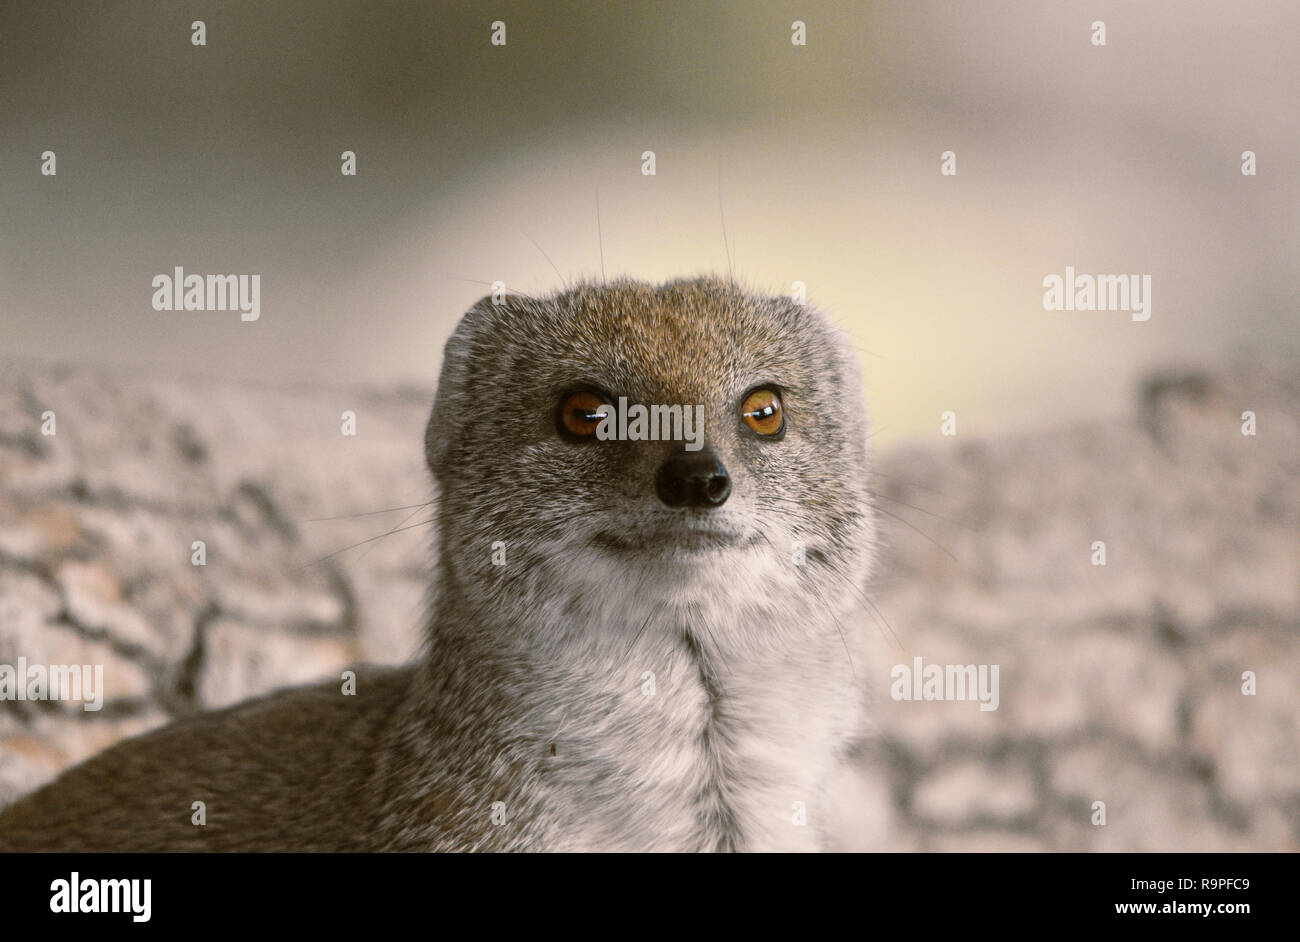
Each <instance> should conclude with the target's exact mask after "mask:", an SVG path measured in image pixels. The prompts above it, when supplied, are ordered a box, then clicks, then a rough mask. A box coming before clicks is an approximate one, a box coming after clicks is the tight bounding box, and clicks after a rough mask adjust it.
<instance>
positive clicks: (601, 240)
mask: <svg viewBox="0 0 1300 942" xmlns="http://www.w3.org/2000/svg"><path fill="white" fill-rule="evenodd" d="M596 241H597V242H598V243H599V244H600V283H601V284H604V283H605V233H604V232H603V231H602V230H601V228H600V187H596Z"/></svg>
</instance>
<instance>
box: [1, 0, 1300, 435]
mask: <svg viewBox="0 0 1300 942" xmlns="http://www.w3.org/2000/svg"><path fill="white" fill-rule="evenodd" d="M484 11H486V12H484ZM196 18H201V19H204V20H205V22H206V24H207V32H208V45H207V46H206V47H203V48H195V47H193V46H191V44H190V40H189V36H190V29H189V24H190V21H191V20H193V19H196ZM494 19H502V20H504V21H505V22H506V23H507V37H508V45H507V46H506V47H505V48H494V47H492V46H490V44H489V42H488V36H489V30H490V23H491V22H492V20H494ZM794 19H801V20H804V21H806V22H807V24H808V27H807V28H808V45H807V46H806V47H802V48H796V47H794V46H792V45H791V43H790V39H789V37H790V23H791V21H792V20H794ZM1094 20H1103V21H1104V22H1105V23H1106V30H1107V45H1106V46H1105V47H1102V48H1098V47H1094V46H1093V45H1092V44H1091V42H1090V37H1091V28H1090V24H1091V23H1092V22H1093V21H1094ZM1297 35H1300V5H1297V4H1295V3H1291V2H1283V0H1277V2H1243V3H1235V4H1231V5H1228V4H1219V3H1210V2H1173V0H1171V2H1165V3H1155V2H1141V3H1132V2H1092V3H1087V4H1079V3H1059V4H1058V3H1053V4H1035V3H1024V2H1015V3H978V4H959V3H948V2H906V3H905V2H897V3H869V4H868V3H847V2H842V3H833V4H828V3H805V2H799V3H785V2H782V3H762V2H749V0H745V2H740V0H736V2H725V3H715V4H708V5H700V4H695V3H685V2H683V3H638V4H629V5H627V6H626V7H621V6H620V5H610V4H579V3H562V2H557V3H544V4H539V3H535V2H533V3H526V2H525V3H509V2H506V3H499V4H495V5H493V7H492V8H491V9H490V10H488V9H487V8H486V7H483V6H482V5H481V4H469V3H465V4H436V3H415V2H411V3H364V4H363V3H360V2H356V3H313V4H306V3H299V2H280V3H275V4H265V3H222V4H219V5H214V6H211V7H209V8H207V9H204V10H201V11H196V10H192V9H189V8H184V9H182V8H181V7H178V6H176V5H175V4H173V3H161V2H152V0H150V2H124V3H81V4H78V3H68V4H58V5H48V4H36V3H6V5H5V7H4V9H3V12H0V77H2V78H3V82H2V83H0V84H2V85H3V89H4V91H3V92H0V94H3V95H4V101H3V107H2V108H0V161H2V163H0V167H2V170H3V178H2V179H0V210H2V212H0V238H2V242H0V244H2V245H3V251H2V253H0V330H2V331H3V352H4V353H5V354H8V355H11V356H18V357H22V358H32V359H39V360H49V361H60V362H73V363H96V364H116V365H122V366H128V367H131V368H137V367H140V368H161V369H166V370H168V371H170V372H197V373H205V374H217V375H225V376H232V377H238V378H241V379H248V380H253V381H258V382H267V383H277V382H286V381H312V382H316V381H322V382H344V383H351V382H366V383H370V382H381V383H382V382H389V381H396V380H402V381H414V382H416V383H419V384H423V385H426V386H428V387H429V388H430V390H432V385H433V383H434V381H435V378H436V375H437V367H438V363H439V360H440V356H441V349H442V344H443V342H444V341H445V339H446V336H447V334H448V333H449V332H450V330H451V328H452V326H453V325H454V323H455V321H456V319H457V318H458V317H459V315H460V314H461V313H462V312H463V311H464V310H465V309H466V308H467V307H468V306H469V305H470V304H471V303H472V302H473V301H474V300H475V299H476V298H478V297H479V296H481V295H482V294H483V293H484V292H486V291H487V290H488V288H487V285H486V284H477V283H474V282H491V281H493V280H495V279H502V280H504V281H505V282H506V283H507V284H508V285H509V286H510V287H511V288H513V289H516V290H520V291H524V292H527V293H538V292H545V291H549V290H552V289H554V288H556V287H559V286H560V278H559V277H557V275H556V273H555V271H554V270H553V269H552V267H551V264H550V262H548V261H547V259H546V258H545V257H544V256H543V254H542V251H539V250H538V248H537V247H535V246H534V244H533V242H534V241H535V242H536V243H537V245H538V246H540V247H541V249H542V250H544V252H545V253H546V255H549V256H550V258H551V259H552V260H554V263H555V265H556V266H557V267H558V268H559V270H560V272H561V273H562V274H563V276H564V277H565V278H572V277H579V276H584V275H585V276H599V274H600V268H601V263H600V248H599V243H598V240H597V226H596V191H597V189H599V193H600V223H601V231H602V233H603V243H604V256H605V269H606V272H607V273H608V274H609V275H611V276H612V275H615V274H627V275H632V276H636V277H642V278H651V279H662V278H670V277H675V276H678V275H689V274H694V273H698V272H701V271H720V272H725V271H726V270H727V264H728V263H727V258H726V255H725V253H724V249H723V234H722V226H721V222H720V204H721V207H722V208H723V209H724V210H725V216H726V228H727V235H728V238H729V241H730V246H731V252H732V257H733V260H734V267H735V273H736V275H737V276H738V277H740V278H742V279H743V280H745V281H747V282H749V283H751V284H753V285H754V286H756V287H760V288H764V289H767V290H771V291H773V292H777V291H782V292H786V291H789V290H790V284H791V282H793V281H796V280H799V281H803V282H805V283H806V284H807V285H808V289H809V292H810V297H811V299H812V300H813V301H814V302H816V303H820V304H822V305H823V306H825V307H826V308H828V309H829V310H830V311H831V312H832V313H833V314H834V315H835V316H836V317H837V319H838V320H839V321H840V322H841V323H843V324H844V325H845V326H846V328H848V329H849V330H850V332H851V333H852V335H853V337H854V341H855V343H856V345H857V346H858V348H859V350H860V351H861V352H862V355H863V366H864V369H865V371H866V375H867V383H868V390H869V395H870V399H871V404H872V409H873V412H874V413H875V418H876V423H877V425H878V427H880V429H881V432H880V436H879V437H880V440H882V441H885V442H888V441H890V440H898V439H901V438H907V437H911V436H916V435H928V434H933V433H935V432H937V429H938V421H939V413H940V412H941V411H943V410H945V409H953V410H956V411H957V412H958V414H959V417H960V419H961V421H962V428H963V430H964V431H973V432H977V433H978V432H988V433H995V432H998V431H1001V430H1005V429H1009V428H1017V427H1023V426H1032V425H1035V424H1041V423H1047V422H1054V421H1057V420H1059V419H1061V418H1075V417H1080V416H1088V415H1096V414H1106V413H1113V412H1117V411H1124V410H1127V409H1128V408H1129V407H1130V402H1131V397H1132V393H1133V389H1134V387H1135V384H1136V382H1137V380H1138V378H1139V376H1140V375H1142V374H1143V373H1144V372H1145V371H1147V370H1149V369H1151V368H1153V367H1161V366H1166V365H1180V364H1193V365H1194V364H1198V363H1205V364H1210V365H1213V364H1215V363H1221V362H1225V361H1226V360H1229V359H1235V360H1241V359H1247V360H1249V359H1251V358H1256V357H1261V356H1273V357H1277V356H1282V357H1289V358H1292V359H1295V357H1296V354H1297V351H1298V349H1300V343H1298V340H1300V330H1298V329H1297V318H1296V297H1297V290H1296V289H1297V287H1298V285H1297V281H1298V278H1297V273H1298V267H1297V258H1298V257H1300V235H1298V233H1297V207H1300V184H1298V183H1297V181H1298V180H1300V173H1298V172H1297V171H1300V146H1298V145H1300V122H1298V121H1297V117H1296V111H1295V105H1294V100H1295V95H1296V92H1297V89H1300V57H1298V56H1296V55H1295V51H1296V37H1297ZM47 149H50V150H54V151H56V153H57V154H58V171H59V172H58V176H57V177H54V178H47V177H43V176H41V175H40V172H39V168H40V153H41V152H42V151H44V150H47ZM1247 149H1249V150H1254V151H1256V152H1257V154H1258V162H1259V175H1258V176H1256V177H1243V176H1242V175H1241V173H1240V154H1241V152H1242V151H1243V150H1247ZM343 150H353V151H355V152H356V153H357V155H358V168H359V175H358V176H357V177H355V178H350V177H343V176H341V175H340V174H339V154H340V152H341V151H343ZM644 150H654V151H655V152H656V155H657V169H658V173H657V175H656V176H654V177H644V176H642V175H641V158H640V155H641V153H642V151H644ZM945 150H953V151H955V152H956V154H957V167H958V174H957V176H956V177H943V176H941V175H940V173H939V164H940V154H941V153H942V152H943V151H945ZM176 265H181V266H183V267H184V268H185V269H186V271H187V272H194V273H204V274H207V273H227V272H230V273H247V274H251V273H258V274H261V276H262V316H261V319H260V320H259V321H257V322H256V323H251V324H245V323H242V322H241V321H240V320H239V317H238V314H225V313H215V312H211V313H209V312H156V311H154V310H153V309H152V307H151V305H150V299H151V297H152V294H153V291H152V288H151V287H150V280H151V279H152V277H153V276H154V275H155V274H159V273H163V272H170V271H171V270H172V268H173V267H174V266H176ZM1066 265H1073V266H1074V267H1075V268H1076V269H1077V270H1079V271H1080V272H1088V273H1093V274H1096V273H1101V272H1104V273H1116V274H1150V275H1151V276H1152V280H1153V289H1152V300H1153V305H1152V316H1151V319H1150V321H1148V322H1146V323H1133V322H1132V321H1131V320H1130V319H1129V317H1128V316H1127V315H1126V314H1123V313H1102V312H1094V313H1082V312H1074V313H1067V312H1049V311H1044V310H1043V307H1042V293H1043V289H1042V287H1041V282H1042V279H1043V277H1044V275H1047V274H1050V273H1063V272H1064V268H1065V266H1066Z"/></svg>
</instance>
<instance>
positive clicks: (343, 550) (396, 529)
mask: <svg viewBox="0 0 1300 942" xmlns="http://www.w3.org/2000/svg"><path fill="white" fill-rule="evenodd" d="M436 522H437V518H435V517H430V518H429V519H428V520H422V521H420V522H419V523H413V524H411V525H410V526H407V527H394V528H393V529H391V530H389V531H387V532H385V533H381V534H379V535H378V536H372V537H370V538H369V539H365V540H361V541H360V542H358V543H353V544H352V545H351V546H344V547H343V548H341V549H336V550H335V551H334V552H332V553H328V554H326V555H325V556H322V557H321V558H320V559H316V560H313V561H312V562H310V563H307V565H305V566H299V567H298V568H297V569H290V570H289V572H290V574H293V573H296V572H302V571H303V570H304V569H310V568H311V567H312V566H319V565H320V564H321V563H323V562H325V560H327V559H333V558H334V557H335V556H337V555H338V554H339V553H346V552H347V551H348V550H350V549H356V548H357V547H358V546H365V545H366V544H367V543H373V542H374V541H375V540H382V539H383V538H384V537H386V536H392V535H393V534H394V533H401V532H402V531H403V530H414V529H415V528H416V527H427V526H428V525H429V524H431V523H436Z"/></svg>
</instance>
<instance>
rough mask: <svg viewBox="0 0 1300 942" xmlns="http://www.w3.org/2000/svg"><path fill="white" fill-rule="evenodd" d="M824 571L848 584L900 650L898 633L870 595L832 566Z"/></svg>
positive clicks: (900, 643)
mask: <svg viewBox="0 0 1300 942" xmlns="http://www.w3.org/2000/svg"><path fill="white" fill-rule="evenodd" d="M826 571H827V572H830V573H833V574H834V575H835V576H836V577H837V578H838V579H839V580H840V581H841V582H843V583H844V585H846V586H848V588H849V591H851V592H852V593H853V594H854V595H856V596H857V597H858V600H859V601H860V602H862V604H863V605H865V606H866V607H867V608H868V609H869V610H870V611H869V614H870V615H871V617H872V619H873V620H874V621H875V622H876V624H877V626H881V627H884V628H886V629H888V630H889V635H890V637H891V638H893V640H894V644H896V645H897V646H898V648H899V650H900V651H901V650H903V643H902V642H901V641H899V640H898V633H897V632H895V631H894V626H893V625H891V624H890V623H889V619H888V618H886V617H885V613H884V612H882V611H881V610H880V608H879V607H878V606H877V605H876V603H875V602H873V601H871V598H870V596H869V595H867V593H865V592H863V591H862V588H861V587H860V586H857V585H854V583H853V580H851V579H850V578H849V577H848V576H846V575H844V574H843V573H841V572H839V571H838V570H837V569H835V568H834V567H827V569H826Z"/></svg>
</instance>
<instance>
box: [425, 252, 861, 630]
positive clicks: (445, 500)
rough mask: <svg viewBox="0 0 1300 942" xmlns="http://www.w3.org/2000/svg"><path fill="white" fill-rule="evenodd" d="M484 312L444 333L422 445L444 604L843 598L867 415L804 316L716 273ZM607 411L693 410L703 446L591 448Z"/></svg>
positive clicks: (567, 616)
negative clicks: (432, 493) (435, 501)
mask: <svg viewBox="0 0 1300 942" xmlns="http://www.w3.org/2000/svg"><path fill="white" fill-rule="evenodd" d="M499 300H501V302H502V303H495V304H494V303H493V302H492V299H491V298H484V299H483V300H481V301H479V302H478V303H477V304H475V305H474V307H473V308H471V309H470V311H469V312H468V313H467V314H466V315H465V316H464V317H463V319H462V320H461V322H460V324H459V325H458V326H457V328H456V330H455V332H454V334H453V335H452V337H451V339H450V340H449V341H448V343H447V346H446V352H445V356H444V361H443V366H442V375H441V379H440V381H439V385H438V393H437V400H436V403H435V405H434V409H433V413H432V416H431V418H430V421H429V424H428V429H427V433H426V437H425V452H426V458H427V461H428V465H429V468H430V470H431V471H432V473H433V475H434V478H435V480H436V482H437V484H438V489H439V534H438V535H439V543H440V557H441V559H442V565H443V567H444V569H443V573H442V579H443V580H444V581H445V580H448V579H450V580H451V582H452V583H453V584H454V586H455V590H456V594H457V595H458V596H459V597H460V598H459V602H458V604H461V605H464V604H466V603H468V604H470V605H471V606H486V609H485V610H486V611H489V612H492V613H494V614H495V615H497V616H500V615H501V614H502V613H503V612H505V611H509V612H513V613H515V614H518V615H531V616H533V617H534V618H537V617H541V618H546V617H553V618H554V619H555V620H557V621H559V620H561V619H563V620H565V621H572V620H574V619H577V620H580V621H585V622H586V623H588V624H589V623H590V622H591V620H592V617H594V618H595V619H596V620H598V621H600V622H611V623H612V622H618V623H620V624H624V623H626V622H628V621H630V620H631V619H633V618H634V617H635V615H636V613H637V612H639V611H642V610H645V609H646V608H647V606H649V605H653V607H656V608H659V609H665V608H666V609H671V610H676V611H678V612H680V613H681V615H680V617H684V618H692V619H700V618H703V619H704V620H712V621H713V622H719V620H721V621H733V620H736V619H741V618H744V617H745V616H748V617H749V619H750V623H753V621H754V620H755V619H759V620H761V621H760V623H770V622H774V621H782V619H780V618H774V617H773V616H774V614H776V615H779V614H780V613H782V612H786V611H788V612H790V614H791V615H792V616H794V617H792V618H790V619H785V621H790V622H797V621H798V620H799V619H800V618H802V619H803V620H805V621H806V620H807V619H808V615H809V614H810V613H812V612H816V611H819V610H823V609H832V610H834V609H838V608H840V607H842V606H843V605H845V604H846V603H847V601H848V600H849V599H850V598H851V597H853V596H854V595H856V594H858V593H859V592H860V590H861V587H862V585H863V583H864V582H865V581H866V578H867V575H868V568H869V565H870V562H871V559H872V545H873V537H874V528H873V523H872V513H871V504H870V500H869V492H868V490H867V488H868V474H869V464H868V463H869V457H868V447H867V438H868V422H867V416H866V410H865V406H864V402H863V396H862V386H861V379H860V376H859V371H858V366H857V362H856V358H855V356H854V354H853V351H852V349H851V348H850V346H849V344H848V343H847V342H846V340H845V338H844V337H843V335H842V334H841V333H840V331H839V330H838V329H837V328H835V327H834V326H833V325H832V324H831V323H830V322H829V321H828V320H827V319H826V317H825V316H823V315H822V314H821V313H820V312H819V311H817V310H816V309H815V308H813V307H812V306H811V305H806V304H799V303H796V302H795V301H793V300H791V299H790V298H787V297H783V296H777V297H762V296H757V295H755V294H752V293H750V292H748V291H746V290H743V289H742V288H740V287H738V286H737V285H736V284H735V283H733V282H730V281H723V280H719V279H716V278H698V279H694V280H679V281H673V282H670V283H667V284H664V285H662V286H658V287H656V286H652V285H649V284H644V283H640V282H636V281H631V280H619V281H613V282H610V283H607V284H591V283H588V284H580V285H578V286H576V287H574V288H571V289H569V290H566V291H563V292H560V293H557V294H555V295H553V296H550V297H546V298H541V299H532V298H525V297H521V296H508V297H506V298H504V299H499ZM620 400H626V405H627V407H628V408H627V409H625V410H624V411H625V412H630V410H631V407H632V406H633V405H634V404H642V405H645V406H647V407H650V406H656V405H657V406H683V407H686V406H690V407H695V408H696V409H697V412H696V415H695V418H696V421H697V422H698V421H699V411H698V410H702V413H703V416H702V419H703V424H702V433H703V434H702V435H701V434H699V430H698V428H697V429H694V430H693V431H694V432H695V440H694V441H685V440H682V438H679V439H678V440H667V441H665V440H651V439H648V438H646V437H644V436H642V437H641V438H639V439H637V440H634V436H635V433H636V429H635V428H631V429H629V430H628V433H627V436H626V438H625V439H624V440H606V437H604V436H601V435H599V434H597V430H596V426H597V425H598V424H599V421H600V419H601V417H602V416H603V417H606V418H607V419H608V421H609V422H610V423H611V424H609V425H607V426H606V427H605V431H606V432H607V433H613V432H614V429H615V425H614V424H613V423H614V420H615V418H616V416H617V412H616V411H615V414H614V415H610V409H609V408H608V406H611V405H612V406H615V407H616V408H617V406H618V404H619V402H620ZM674 421H675V417H674ZM684 425H685V423H683V426H684ZM677 428H678V427H677V426H675V425H673V426H669V427H668V428H666V429H665V431H677ZM686 431H687V429H686V428H684V427H683V428H682V430H681V432H680V435H681V436H682V437H684V436H685V434H686ZM688 446H689V447H688ZM443 588H444V590H445V589H446V588H447V586H446V585H444V587H443ZM710 613H712V615H714V616H716V618H712V619H710ZM579 616H586V617H585V618H580V617H579ZM632 629H633V630H635V629H636V625H632Z"/></svg>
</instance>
